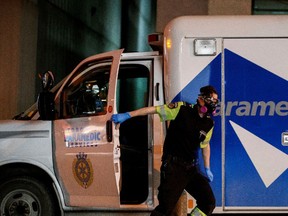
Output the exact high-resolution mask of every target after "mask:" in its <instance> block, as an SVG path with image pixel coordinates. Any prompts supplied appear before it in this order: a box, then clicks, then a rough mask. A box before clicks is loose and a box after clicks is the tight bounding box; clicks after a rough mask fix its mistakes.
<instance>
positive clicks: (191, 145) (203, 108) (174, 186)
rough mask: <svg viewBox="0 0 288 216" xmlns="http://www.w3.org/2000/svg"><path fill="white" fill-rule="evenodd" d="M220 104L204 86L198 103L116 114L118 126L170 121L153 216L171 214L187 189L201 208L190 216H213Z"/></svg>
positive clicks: (213, 94)
mask: <svg viewBox="0 0 288 216" xmlns="http://www.w3.org/2000/svg"><path fill="white" fill-rule="evenodd" d="M217 105H218V94H217V91H216V90H215V88H214V87H213V86H204V87H202V88H201V89H200V94H199V96H198V99H197V103H196V104H189V103H186V102H183V101H181V102H175V103H170V104H168V105H166V104H165V105H161V106H152V107H144V108H141V109H138V110H134V111H131V112H126V113H120V114H114V115H112V121H113V122H114V123H115V124H121V123H122V122H124V121H126V120H128V119H130V118H131V117H135V116H139V115H148V114H158V115H159V116H160V119H161V121H170V125H169V128H168V131H167V135H166V138H165V142H164V146H163V155H162V165H161V178H160V186H159V188H158V190H159V193H158V200H159V205H158V206H157V207H156V208H155V209H154V211H153V212H152V213H151V216H164V215H165V216H169V215H171V214H172V212H173V210H174V207H175V206H176V204H177V201H178V199H179V197H180V196H181V194H182V192H183V190H184V189H185V190H186V191H187V192H188V193H189V194H191V195H192V196H193V197H194V198H195V199H196V200H197V206H196V207H195V208H194V209H193V210H192V212H191V213H190V215H211V214H212V212H213V210H214V208H215V197H214V194H213V191H212V189H211V187H210V184H209V182H211V181H213V173H212V171H211V169H210V139H211V136H212V132H213V128H214V121H213V120H212V118H211V116H212V115H213V114H214V112H215V110H216V107H217ZM199 149H201V150H202V155H203V160H204V161H203V162H204V167H205V171H206V175H204V174H202V173H201V172H200V171H199V159H198V150H199Z"/></svg>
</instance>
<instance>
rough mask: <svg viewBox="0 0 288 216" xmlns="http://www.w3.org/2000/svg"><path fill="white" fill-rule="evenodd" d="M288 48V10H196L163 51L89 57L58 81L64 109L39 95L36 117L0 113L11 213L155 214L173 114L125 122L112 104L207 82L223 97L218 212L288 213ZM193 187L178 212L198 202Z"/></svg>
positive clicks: (4, 190) (3, 178) (147, 102)
mask: <svg viewBox="0 0 288 216" xmlns="http://www.w3.org/2000/svg"><path fill="white" fill-rule="evenodd" d="M287 47H288V17H286V16H220V17H217V16H191V17H189V16H187V17H180V18H177V19H174V20H172V21H171V22H170V23H169V24H168V25H167V27H166V28H165V32H164V41H163V51H164V52H163V55H161V54H159V53H158V52H147V53H123V50H116V51H111V52H107V53H103V54H99V55H95V56H91V57H89V58H87V59H85V60H83V61H82V62H81V63H79V65H78V66H77V67H76V68H75V69H74V70H73V71H72V72H71V73H70V74H69V75H68V76H67V77H66V78H65V80H63V82H61V83H59V84H58V85H57V86H55V88H54V90H53V91H54V92H55V105H56V110H57V120H53V121H42V120H38V118H39V114H38V112H37V107H36V105H34V106H32V107H31V108H30V109H29V110H27V111H26V112H25V113H24V114H23V115H22V116H21V118H22V119H29V120H7V121H1V122H0V173H1V175H0V213H1V215H13V214H15V213H17V212H18V213H19V212H20V213H21V212H22V213H23V212H26V213H27V212H28V213H27V215H29V214H30V215H43V212H45V213H46V212H51V215H53V214H52V212H53V211H55V212H62V213H63V211H71V212H73V211H89V212H95V214H97V213H99V214H100V215H101V212H102V213H103V212H110V213H111V215H112V214H113V215H125V212H130V213H131V211H132V212H135V213H136V212H137V214H143V215H149V212H150V211H151V210H152V209H153V208H154V207H155V206H156V205H157V187H158V185H159V176H160V174H159V168H160V164H161V155H162V146H163V142H164V138H165V128H166V125H165V124H163V123H161V122H160V120H159V117H158V116H156V115H155V116H143V117H142V116H141V117H136V118H132V119H129V120H128V121H126V122H124V123H123V124H121V127H120V129H117V128H116V127H115V125H114V124H113V123H112V122H111V121H110V118H111V115H112V114H113V113H119V112H126V111H131V110H134V109H138V108H141V107H144V106H152V105H153V106H155V105H161V104H164V103H168V102H170V101H178V100H184V101H187V102H190V103H195V102H196V98H197V96H198V92H199V88H200V87H201V86H204V85H208V84H210V85H213V86H215V87H216V89H217V90H218V92H219V96H220V99H221V106H220V107H219V108H218V109H217V112H216V115H215V116H214V119H215V126H216V127H215V130H214V134H213V138H212V140H211V143H210V145H211V170H212V172H213V173H214V180H213V182H212V183H211V186H212V188H213V191H214V193H215V197H216V209H215V213H249V214H252V213H288V189H287V188H288V187H287V178H288V172H287V167H288V156H287V152H288V119H287V115H288V101H287V99H286V97H287V96H286V94H287V92H288V83H287V80H288V73H287V71H288V63H287V56H288V49H287ZM44 194H45V195H44ZM183 197H184V198H183ZM183 197H182V198H181V200H180V204H179V206H180V207H179V208H177V211H178V214H179V215H186V207H187V205H186V203H188V204H189V206H188V208H189V209H191V208H193V206H195V205H196V204H195V200H193V199H192V205H191V200H190V199H191V197H189V196H188V202H187V201H186V200H185V197H186V195H183ZM183 200H184V201H183ZM181 203H182V204H183V203H185V205H184V209H185V210H183V208H182V207H183V205H182V206H181ZM53 209H54V210H53Z"/></svg>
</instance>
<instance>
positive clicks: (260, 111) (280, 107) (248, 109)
mask: <svg viewBox="0 0 288 216" xmlns="http://www.w3.org/2000/svg"><path fill="white" fill-rule="evenodd" d="M219 111H220V109H217V115H219ZM231 113H235V114H236V115H237V116H275V115H278V116H288V101H279V102H278V103H275V102H274V101H268V102H265V101H253V102H252V103H251V102H249V101H228V102H227V105H226V107H225V114H226V116H231Z"/></svg>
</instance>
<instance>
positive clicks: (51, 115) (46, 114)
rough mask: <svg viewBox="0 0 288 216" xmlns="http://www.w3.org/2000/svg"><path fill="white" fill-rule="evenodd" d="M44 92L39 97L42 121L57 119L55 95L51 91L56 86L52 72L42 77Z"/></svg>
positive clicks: (45, 73) (39, 110)
mask: <svg viewBox="0 0 288 216" xmlns="http://www.w3.org/2000/svg"><path fill="white" fill-rule="evenodd" d="M39 78H40V79H41V80H42V92H41V93H40V94H39V95H38V101H37V104H38V112H39V115H40V119H41V120H54V119H55V104H54V94H53V93H52V92H51V91H50V90H51V89H52V87H53V85H54V75H53V73H52V72H51V71H46V72H44V73H43V74H42V75H40V74H39Z"/></svg>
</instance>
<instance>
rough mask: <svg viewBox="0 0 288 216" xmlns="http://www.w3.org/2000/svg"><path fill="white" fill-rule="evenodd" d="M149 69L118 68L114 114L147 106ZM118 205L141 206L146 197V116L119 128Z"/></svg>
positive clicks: (128, 121) (127, 66)
mask: <svg viewBox="0 0 288 216" xmlns="http://www.w3.org/2000/svg"><path fill="white" fill-rule="evenodd" d="M149 82H150V80H149V70H148V68H147V67H145V66H143V65H136V64H133V65H121V66H120V69H119V76H118V81H117V95H116V97H117V111H118V112H119V113H123V112H127V111H132V110H135V109H139V108H141V107H145V106H148V103H149V100H148V98H149ZM120 149H121V158H120V159H121V164H122V175H121V177H122V178H121V182H122V185H121V192H120V200H121V204H140V203H142V202H144V201H145V200H146V199H147V197H148V117H147V116H139V117H134V118H131V119H129V120H127V121H125V122H123V123H122V124H121V127H120Z"/></svg>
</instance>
